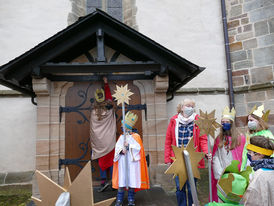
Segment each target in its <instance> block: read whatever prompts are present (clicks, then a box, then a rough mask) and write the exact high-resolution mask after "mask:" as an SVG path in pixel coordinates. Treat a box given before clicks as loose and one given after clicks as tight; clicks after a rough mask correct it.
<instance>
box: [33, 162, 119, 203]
mask: <svg viewBox="0 0 274 206" xmlns="http://www.w3.org/2000/svg"><path fill="white" fill-rule="evenodd" d="M35 174H36V178H37V182H38V186H39V191H40V195H41V200H40V199H38V198H36V197H31V198H32V200H33V201H34V203H35V205H37V206H49V205H55V203H56V201H57V200H58V198H59V196H60V195H61V194H62V193H63V192H69V193H70V205H71V206H79V205H81V206H109V205H111V204H112V203H113V201H114V200H115V199H116V198H115V197H114V198H110V199H107V200H104V201H101V202H97V203H94V198H93V188H92V174H91V164H90V162H88V163H87V164H86V166H85V167H84V168H83V169H82V170H81V172H80V173H79V175H78V176H77V177H76V179H75V180H74V181H73V182H72V183H71V180H70V175H69V171H68V169H67V168H66V174H65V180H64V186H63V187H61V186H60V185H58V184H57V183H55V182H54V181H52V180H51V179H50V178H48V177H47V176H46V175H44V174H42V173H41V172H40V171H38V170H36V171H35Z"/></svg>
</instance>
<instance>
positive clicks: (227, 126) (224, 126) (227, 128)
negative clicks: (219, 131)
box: [222, 123, 231, 131]
mask: <svg viewBox="0 0 274 206" xmlns="http://www.w3.org/2000/svg"><path fill="white" fill-rule="evenodd" d="M222 125H223V130H225V131H228V130H230V129H231V124H230V123H222Z"/></svg>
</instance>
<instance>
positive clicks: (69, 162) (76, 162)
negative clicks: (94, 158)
mask: <svg viewBox="0 0 274 206" xmlns="http://www.w3.org/2000/svg"><path fill="white" fill-rule="evenodd" d="M89 141H90V140H89V138H88V141H87V142H86V143H84V142H81V143H80V144H79V145H78V147H79V148H80V150H82V151H83V154H82V155H81V157H79V158H75V159H59V170H60V169H61V166H62V165H76V166H78V167H80V168H83V166H82V165H81V163H85V162H88V161H89V160H84V158H85V156H86V155H87V152H88V144H89ZM92 172H95V168H94V167H92Z"/></svg>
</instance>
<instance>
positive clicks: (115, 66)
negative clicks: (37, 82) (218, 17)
mask: <svg viewBox="0 0 274 206" xmlns="http://www.w3.org/2000/svg"><path fill="white" fill-rule="evenodd" d="M106 46H107V47H109V48H111V49H113V50H114V51H116V52H115V53H114V54H113V56H112V57H111V59H106V57H105V51H104V50H105V47H106ZM93 48H97V57H96V58H94V57H93V56H92V55H91V54H90V52H89V51H90V50H92V49H93ZM83 54H84V55H85V56H86V57H87V59H88V60H89V62H86V63H75V62H73V60H74V59H76V58H77V57H79V56H81V55H83ZM120 54H122V55H124V56H126V57H127V58H128V59H130V60H131V61H130V62H120V63H119V62H115V60H116V59H117V57H118V56H119V55H120ZM203 70H204V68H201V67H199V66H197V65H195V64H193V63H191V62H189V61H187V60H186V59H184V58H182V57H180V56H178V55H177V54H175V53H173V52H172V51H170V50H168V49H166V48H165V47H163V46H161V45H160V44H158V43H156V42H155V41H153V40H151V39H150V38H148V37H146V36H144V35H142V34H141V33H139V32H137V31H135V30H134V29H132V28H130V27H128V26H127V25H125V24H123V23H121V22H119V21H118V20H116V19H114V18H112V17H111V16H109V15H108V14H106V13H105V12H103V11H100V10H96V11H95V12H93V13H91V14H89V15H87V16H85V17H81V18H80V19H79V20H78V21H77V22H75V23H74V24H72V25H70V26H68V27H67V28H65V29H64V30H62V31H60V32H59V33H57V34H55V35H54V36H52V37H50V38H49V39H47V40H45V41H44V42H42V43H40V44H38V45H37V46H36V47H34V48H32V49H31V50H29V51H27V52H26V53H24V54H22V55H21V56H19V57H17V58H15V59H14V60H12V61H10V62H8V63H7V64H5V65H3V66H1V67H0V83H1V84H3V85H5V86H7V87H10V88H12V89H15V90H17V91H20V92H22V93H25V94H28V95H30V96H35V94H34V92H33V90H32V77H33V76H35V77H37V78H39V77H41V78H42V77H47V78H48V79H51V80H52V81H64V80H66V81H90V80H96V79H98V78H99V77H98V74H99V75H100V74H104V75H108V78H109V79H123V80H126V79H128V80H129V79H152V78H154V76H155V75H161V76H165V75H168V76H169V88H168V91H167V94H168V95H170V94H172V93H174V92H175V91H176V90H177V89H179V88H180V87H181V86H183V85H184V84H186V83H187V82H188V81H190V80H191V79H193V78H194V77H195V76H196V75H198V74H199V73H200V72H201V71H203ZM117 72H118V73H117ZM119 72H120V74H123V75H119ZM121 72H122V73H121ZM68 73H70V74H76V73H78V75H70V76H68V75H65V74H68ZM79 73H81V75H79ZM117 74H118V75H117Z"/></svg>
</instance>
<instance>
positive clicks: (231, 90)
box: [221, 0, 235, 109]
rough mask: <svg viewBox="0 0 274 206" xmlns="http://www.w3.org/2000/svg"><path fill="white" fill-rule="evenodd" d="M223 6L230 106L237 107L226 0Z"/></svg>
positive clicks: (223, 0)
mask: <svg viewBox="0 0 274 206" xmlns="http://www.w3.org/2000/svg"><path fill="white" fill-rule="evenodd" d="M221 7H222V19H223V30H224V40H225V55H226V65H227V70H226V71H227V79H228V94H229V106H230V109H231V108H232V107H235V104H234V93H233V82H232V69H231V57H230V48H229V40H228V32H227V19H226V6H225V0H221Z"/></svg>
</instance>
